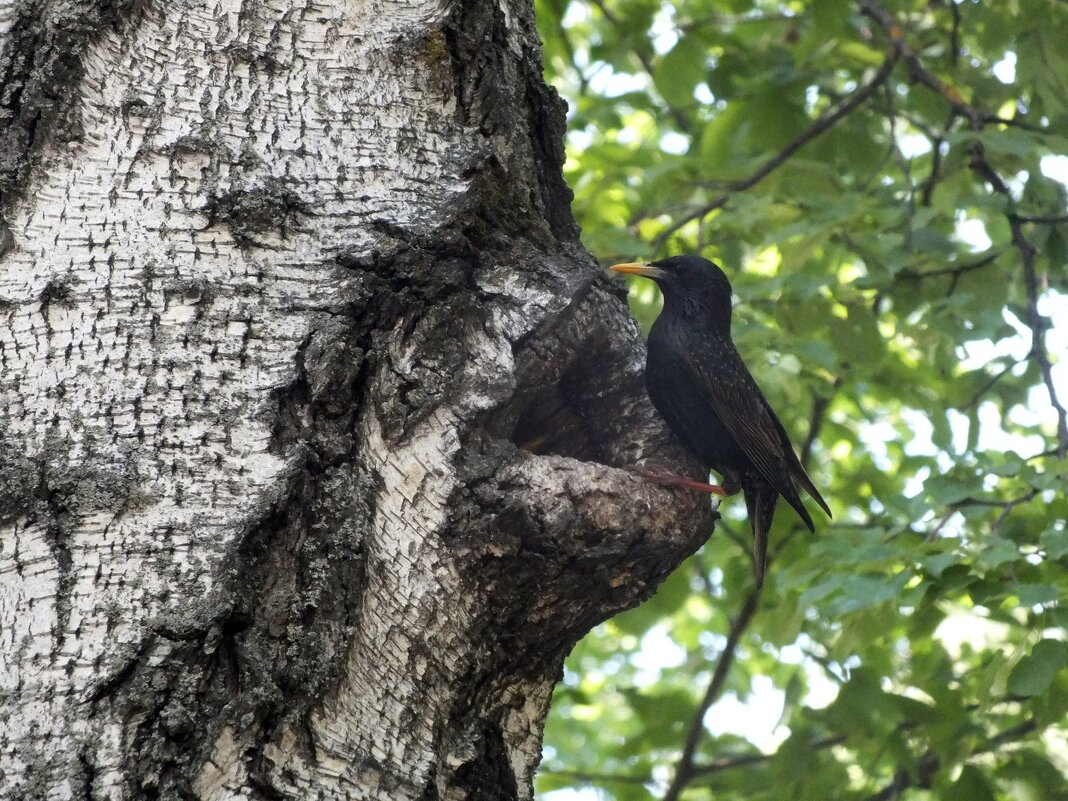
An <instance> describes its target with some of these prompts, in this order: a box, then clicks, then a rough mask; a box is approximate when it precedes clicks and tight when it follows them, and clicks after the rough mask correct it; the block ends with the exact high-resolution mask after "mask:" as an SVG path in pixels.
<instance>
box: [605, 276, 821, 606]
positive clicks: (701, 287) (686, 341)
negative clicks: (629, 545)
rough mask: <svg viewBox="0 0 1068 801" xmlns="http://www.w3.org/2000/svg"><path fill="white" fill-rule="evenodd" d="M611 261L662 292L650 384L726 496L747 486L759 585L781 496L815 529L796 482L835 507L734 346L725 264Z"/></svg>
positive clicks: (648, 370)
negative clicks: (718, 477) (717, 475)
mask: <svg viewBox="0 0 1068 801" xmlns="http://www.w3.org/2000/svg"><path fill="white" fill-rule="evenodd" d="M612 269H613V270H615V271H616V272H621V273H630V274H633V275H642V276H645V277H646V278H652V279H653V280H654V281H656V283H657V284H659V285H660V290H661V291H662V292H663V293H664V310H663V312H661V314H660V316H659V317H658V318H657V319H656V322H654V323H653V327H652V330H651V331H650V332H649V343H648V357H647V361H646V366H645V385H646V387H647V389H648V391H649V397H650V398H651V399H652V401H653V405H654V406H655V407H656V409H657V411H658V412H660V414H661V415H662V416H663V417H664V419H665V420H666V421H667V423H668V425H669V426H670V427H671V429H672V430H673V431H674V432H675V433H676V434H677V435H678V436H679V438H680V439H681V440H682V442H683V444H685V445H686V447H687V448H689V450H690V451H691V452H693V454H694V455H695V456H696V457H697V458H698V459H700V460H701V463H702V464H704V465H705V466H706V467H708V468H711V469H713V470H715V471H716V472H717V473H720V474H721V475H722V476H723V479H724V481H723V483H724V486H723V488H722V490H723V491H722V492H721V494H733V493H735V492H737V491H738V490H739V489H740V490H742V492H743V493H744V495H745V505H746V508H747V509H748V511H749V524H750V526H752V529H753V570H754V574H755V577H756V584H757V586H758V587H759V586H761V585H762V584H763V582H764V569H765V567H766V565H767V553H768V531H769V530H770V528H771V519H772V516H773V515H774V513H775V503H776V501H778V499H779V496H780V495H781V496H782V497H784V498H785V499H786V500H787V502H788V503H789V504H790V505H791V506H792V507H794V509H795V510H796V511H797V513H798V514H799V515H800V516H801V519H802V520H804V521H805V525H807V526H808V528H809V530H810V531H815V528H814V526H813V524H812V518H811V517H810V516H809V513H808V510H807V509H805V507H804V504H802V503H801V499H800V497H798V493H797V485H800V486H801V487H802V488H803V489H804V490H805V492H807V493H808V494H809V495H811V496H812V497H813V498H814V499H815V500H816V502H817V503H818V504H819V505H820V506H821V507H822V508H823V511H825V512H826V513H827V515H828V516H830V514H831V510H830V509H829V508H828V507H827V502H826V501H824V500H823V498H822V497H821V496H820V493H819V490H817V489H816V487H815V486H814V485H813V484H812V479H810V478H809V477H808V474H807V473H806V472H805V468H804V467H802V465H801V461H800V460H799V459H798V458H797V455H796V454H795V453H794V449H793V447H792V446H791V445H790V440H789V438H788V437H787V435H786V429H784V428H783V426H782V423H781V422H779V418H778V417H776V416H775V412H774V411H773V410H772V408H771V405H770V404H769V403H768V401H767V398H765V397H764V393H762V392H761V391H760V388H759V387H758V386H757V384H756V381H754V380H753V376H751V375H750V374H749V370H748V369H747V368H746V366H745V363H744V362H743V361H742V357H741V356H740V355H739V354H738V350H737V349H736V348H735V347H734V342H733V341H732V340H731V285H730V282H729V281H728V280H727V276H726V275H724V274H723V271H722V270H721V269H720V268H719V267H718V266H716V265H715V264H713V263H712V262H710V261H709V260H708V259H702V258H700V257H697V256H673V257H671V258H670V259H661V260H660V261H654V262H648V263H632V264H617V265H615V266H613V267H612ZM679 483H681V484H683V485H689V486H692V485H693V483H694V482H686V481H680V482H679ZM708 489H713V488H711V487H709V488H708ZM715 489H718V488H715Z"/></svg>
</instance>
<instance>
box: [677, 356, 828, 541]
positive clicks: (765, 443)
mask: <svg viewBox="0 0 1068 801" xmlns="http://www.w3.org/2000/svg"><path fill="white" fill-rule="evenodd" d="M686 360H687V362H688V364H689V366H690V368H691V369H692V370H693V372H694V374H695V377H696V378H697V380H698V382H699V384H700V386H701V388H702V389H703V390H704V391H705V392H706V393H707V395H708V397H709V398H710V399H711V401H712V408H713V409H714V411H715V413H716V414H717V415H718V416H719V418H720V420H721V421H722V422H723V425H724V426H725V427H726V428H727V430H728V431H730V432H731V435H732V436H733V437H734V439H735V442H737V443H738V447H739V448H741V450H742V452H743V453H744V454H745V455H746V457H747V458H748V459H749V461H750V462H751V463H752V464H753V467H754V468H755V469H756V470H757V472H758V473H760V475H761V476H762V477H763V478H764V480H765V481H767V482H768V484H770V485H771V486H772V487H773V488H774V489H775V491H776V492H778V493H779V494H780V495H782V497H783V498H785V499H786V500H787V502H788V503H789V504H790V505H791V506H792V507H794V509H795V510H796V511H797V513H798V514H799V515H800V516H801V519H802V520H804V521H805V524H806V525H807V526H808V527H809V529H810V530H815V527H814V525H813V523H812V518H811V516H810V515H809V514H808V511H807V510H806V509H805V507H804V504H802V503H801V499H800V498H799V497H798V495H797V489H796V487H795V486H794V484H793V479H797V481H798V483H799V484H801V486H802V487H804V489H805V491H806V492H808V493H809V494H810V495H812V497H813V498H814V499H815V500H816V501H817V502H818V503H819V504H820V506H821V507H823V509H824V510H825V511H827V514H828V515H829V514H830V510H829V509H827V504H826V502H825V501H824V500H823V498H822V497H821V496H820V494H819V492H818V491H817V490H816V488H815V486H813V484H812V481H811V480H810V479H809V477H808V475H807V474H806V473H805V470H804V468H803V467H802V466H801V463H800V461H799V460H798V458H797V456H796V455H795V454H794V452H793V448H792V446H791V445H790V441H789V439H788V438H787V436H786V431H785V429H784V428H783V426H782V423H780V422H779V418H778V417H776V415H775V412H774V411H772V408H771V405H770V404H769V403H768V402H767V400H766V399H765V398H764V394H763V393H762V392H761V391H760V388H759V387H758V386H757V384H756V381H755V380H753V377H752V376H751V375H750V374H749V370H748V369H747V368H746V366H745V363H744V362H743V361H742V358H741V356H740V355H738V352H737V351H736V350H735V349H734V346H733V344H730V343H728V344H727V350H725V351H723V350H721V351H717V352H716V353H711V352H708V351H703V350H702V351H697V352H694V351H688V352H687V353H686Z"/></svg>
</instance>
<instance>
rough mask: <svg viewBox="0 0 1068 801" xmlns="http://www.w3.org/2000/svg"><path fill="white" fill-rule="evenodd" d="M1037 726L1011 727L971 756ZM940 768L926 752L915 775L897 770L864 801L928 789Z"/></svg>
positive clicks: (1027, 722) (882, 800)
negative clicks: (889, 780) (892, 776)
mask: <svg viewBox="0 0 1068 801" xmlns="http://www.w3.org/2000/svg"><path fill="white" fill-rule="evenodd" d="M1037 728H1038V725H1037V724H1036V723H1035V721H1033V720H1025V721H1024V722H1023V723H1020V724H1017V725H1016V726H1012V727H1011V728H1008V729H1005V730H1004V731H1002V732H1000V733H998V734H995V735H994V736H993V737H991V738H990V739H989V740H987V741H986V743H984V744H983V745H982V746H980V747H979V748H976V749H975V751H973V752H972V755H973V756H974V755H976V754H985V753H989V752H990V751H995V750H997V749H998V748H999V747H1000V746H1002V745H1004V744H1005V743H1009V742H1012V741H1013V740H1018V739H1020V738H1021V737H1024V736H1026V735H1028V734H1030V733H1031V732H1033V731H1035V730H1036V729H1037ZM941 766H942V760H941V759H940V758H939V757H938V754H936V753H935V752H934V751H927V752H926V753H924V755H923V756H921V757H920V758H919V759H918V760H917V761H916V769H915V774H913V773H912V772H910V771H907V770H899V771H898V772H897V773H896V774H894V778H893V780H891V782H890V783H889V784H888V785H886V786H885V787H883V788H882V789H881V790H879V791H877V792H875V793H872V794H871V795H869V796H868V797H867V798H866V799H865V801H892V800H893V799H897V798H898V797H900V795H901V793H902V792H903V791H904V790H907V789H908V788H910V787H919V788H921V789H925V788H927V787H930V784H931V779H932V778H934V775H935V773H937V772H938V769H939V768H940V767H941Z"/></svg>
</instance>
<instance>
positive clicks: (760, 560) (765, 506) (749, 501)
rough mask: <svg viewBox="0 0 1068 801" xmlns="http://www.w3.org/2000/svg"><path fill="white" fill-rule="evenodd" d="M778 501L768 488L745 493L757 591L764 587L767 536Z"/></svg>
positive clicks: (773, 491) (766, 565)
mask: <svg viewBox="0 0 1068 801" xmlns="http://www.w3.org/2000/svg"><path fill="white" fill-rule="evenodd" d="M778 499H779V494H778V493H777V492H776V491H775V490H774V489H773V488H771V487H769V486H758V487H755V488H753V489H749V490H747V491H746V493H745V507H746V510H747V511H748V512H749V525H750V527H752V529H753V578H754V580H755V582H756V586H757V589H759V588H760V587H762V586H763V585H764V573H765V571H766V570H767V567H768V536H769V534H770V532H771V521H772V518H773V517H774V516H775V503H776V501H777V500H778ZM802 508H804V507H802Z"/></svg>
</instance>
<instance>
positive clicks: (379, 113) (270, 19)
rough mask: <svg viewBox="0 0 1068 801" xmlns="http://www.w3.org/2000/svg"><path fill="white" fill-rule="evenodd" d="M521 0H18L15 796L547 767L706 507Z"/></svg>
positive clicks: (11, 43)
mask: <svg viewBox="0 0 1068 801" xmlns="http://www.w3.org/2000/svg"><path fill="white" fill-rule="evenodd" d="M563 126H564V119H563V109H562V104H561V102H560V101H559V99H558V98H557V97H556V96H555V95H554V93H553V92H552V90H550V89H548V88H547V87H546V86H545V84H544V83H543V81H542V79H541V67H540V53H539V51H538V46H537V39H536V34H535V31H534V26H533V16H532V8H531V6H530V4H529V2H528V0H500V2H499V3H496V2H475V1H474V0H461V2H456V3H449V4H444V3H439V2H432V1H431V2H421V1H420V0H402V1H400V2H379V1H377V0H360V1H359V2H355V1H353V2H322V3H316V2H303V3H297V2H293V1H292V0H266V1H265V2H256V3H252V2H247V1H246V2H241V0H203V2H194V1H193V0H189V1H188V2H186V1H185V0H177V2H170V3H163V2H155V1H154V0H151V1H148V2H122V1H121V0H66V1H65V2H59V1H58V0H56V1H55V2H53V1H51V0H39V1H38V2H29V0H26V1H24V2H20V3H15V4H14V5H5V6H4V7H3V9H2V10H0V193H2V204H3V205H2V213H3V218H2V222H0V655H2V660H0V797H2V798H19V799H67V798H78V799H149V798H153V799H154V798H162V799H289V798H293V799H298V798H299V799H304V798H314V799H422V800H427V799H472V800H473V799H526V798H529V797H530V795H531V789H530V787H531V785H530V782H531V776H532V773H533V770H534V768H535V766H536V764H537V761H538V758H539V752H540V742H541V727H542V722H543V719H544V717H545V714H546V711H547V707H548V703H549V697H550V693H551V691H552V687H553V684H554V683H555V681H556V679H557V677H558V675H559V673H560V669H561V663H562V660H563V658H564V656H565V655H566V653H567V652H568V650H569V649H570V648H571V646H572V645H573V643H574V642H575V641H576V640H577V639H578V638H579V637H581V636H582V634H583V633H585V632H586V631H587V630H588V629H589V628H590V627H591V626H592V625H594V624H595V623H596V622H598V621H600V620H602V619H604V618H605V617H606V616H608V615H609V614H611V613H612V612H614V611H617V610H619V609H621V608H624V607H627V606H630V605H633V604H635V603H637V602H638V601H639V600H640V599H642V598H644V597H646V596H647V595H648V594H649V593H650V592H651V591H652V589H653V588H654V587H655V585H656V583H657V582H658V581H659V580H660V579H662V578H663V577H664V576H665V575H666V574H667V573H668V572H669V571H670V570H671V569H672V568H673V567H674V566H675V565H676V564H677V563H678V562H679V561H680V560H681V559H682V558H683V557H684V556H685V555H686V554H688V553H690V552H692V551H693V550H694V549H695V548H696V547H697V546H698V545H699V544H700V542H701V541H702V540H703V538H704V536H706V535H707V533H708V531H709V530H710V522H711V521H710V518H711V512H710V510H709V509H708V508H706V504H704V503H703V502H702V501H701V499H700V498H699V497H689V498H688V497H684V496H680V495H677V494H674V493H671V492H669V491H666V490H663V489H660V488H658V487H655V486H651V485H649V484H646V483H644V482H643V481H641V480H640V479H638V478H636V477H634V476H633V475H632V474H630V473H628V472H625V471H623V470H620V469H619V468H620V467H624V466H627V465H633V464H636V463H640V462H643V461H646V460H650V459H654V460H658V461H663V462H667V463H670V464H674V465H675V466H676V468H677V469H690V470H692V469H693V465H688V464H687V463H686V462H685V461H684V457H683V456H682V454H681V452H680V451H679V450H678V446H677V445H676V444H675V443H674V441H673V440H672V439H671V438H670V436H669V435H668V434H666V432H665V431H664V429H663V428H662V427H661V425H660V423H659V421H658V420H657V419H656V417H655V415H654V414H653V412H652V411H651V408H650V406H649V404H648V402H647V400H646V397H645V393H644V389H643V386H642V379H641V364H642V351H641V344H640V337H639V334H638V332H637V330H636V329H635V327H634V325H633V323H632V322H631V320H630V318H629V316H628V314H627V311H626V307H625V303H624V298H623V292H622V290H620V289H619V288H618V286H616V285H614V284H612V283H611V282H610V281H609V280H608V279H606V278H605V277H603V276H602V275H601V274H600V272H599V271H598V270H597V268H596V265H595V263H594V262H593V261H592V260H591V259H590V257H589V256H588V255H587V254H586V253H584V252H583V251H582V249H581V247H580V246H579V244H578V239H577V230H576V227H575V224H574V221H573V220H572V217H571V214H570V210H569V206H568V203H569V198H570V194H569V192H568V190H567V188H566V186H565V185H564V183H563V180H562V177H561V171H560V166H561V163H562V159H563V152H562V134H563Z"/></svg>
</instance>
